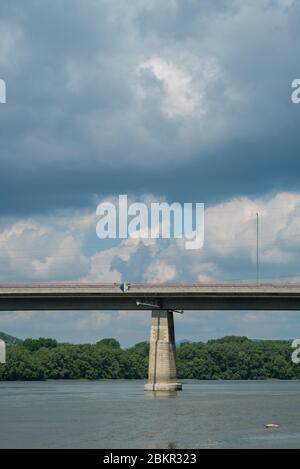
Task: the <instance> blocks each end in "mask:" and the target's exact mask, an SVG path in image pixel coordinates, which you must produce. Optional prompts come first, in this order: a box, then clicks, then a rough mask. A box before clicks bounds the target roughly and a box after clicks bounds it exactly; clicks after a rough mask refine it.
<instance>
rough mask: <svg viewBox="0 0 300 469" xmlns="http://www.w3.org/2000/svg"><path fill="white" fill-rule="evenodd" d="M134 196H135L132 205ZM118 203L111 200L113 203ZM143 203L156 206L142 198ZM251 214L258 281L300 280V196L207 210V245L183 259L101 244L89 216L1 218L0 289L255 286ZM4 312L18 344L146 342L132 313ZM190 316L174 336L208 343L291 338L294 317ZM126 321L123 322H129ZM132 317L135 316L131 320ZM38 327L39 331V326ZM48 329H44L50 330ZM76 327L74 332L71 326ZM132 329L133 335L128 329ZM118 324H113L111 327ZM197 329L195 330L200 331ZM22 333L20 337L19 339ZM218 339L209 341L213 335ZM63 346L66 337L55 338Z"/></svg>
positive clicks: (179, 254) (134, 244)
mask: <svg viewBox="0 0 300 469" xmlns="http://www.w3.org/2000/svg"><path fill="white" fill-rule="evenodd" d="M133 199H134V197H132V199H130V200H133ZM110 200H114V198H113V197H112V198H110ZM144 200H145V201H148V202H151V201H154V200H156V199H155V197H154V196H153V195H152V196H151V195H149V194H148V195H146V196H145V198H144ZM256 213H259V224H260V237H259V257H260V276H261V277H260V278H261V280H263V281H269V282H277V281H281V282H288V281H299V279H300V271H299V264H300V254H299V253H300V250H299V234H300V231H299V229H300V195H299V194H298V193H284V192H282V193H278V194H276V195H274V196H273V197H271V198H254V199H250V198H247V197H243V198H236V199H232V200H230V201H228V202H227V203H222V204H216V205H214V206H211V207H208V208H207V210H206V214H205V244H204V247H203V248H202V249H201V250H199V251H193V252H191V251H187V250H186V249H185V243H184V241H183V240H166V239H165V240H146V239H125V240H115V241H113V242H112V241H111V240H99V239H98V238H97V237H96V235H95V227H96V217H95V216H94V214H92V213H89V212H87V211H81V212H80V211H79V212H77V214H76V215H75V214H73V213H72V214H68V213H66V212H64V213H61V215H60V216H57V217H52V216H50V217H45V216H44V217H36V218H29V219H23V220H19V219H17V220H15V221H12V220H11V219H1V220H0V227H1V231H0V251H1V264H0V265H1V269H0V281H1V282H2V283H3V282H15V281H19V282H24V281H26V282H32V281H39V282H40V281H62V280H76V281H99V282H121V281H129V282H149V283H153V282H154V283H162V282H214V281H231V282H236V281H250V280H255V279H256ZM51 314H52V313H45V314H44V315H41V314H40V313H36V312H34V313H28V315H27V313H1V314H0V329H1V327H2V329H5V330H7V331H8V332H11V333H12V332H13V331H14V330H16V331H17V332H18V333H20V334H21V336H22V337H23V336H24V335H26V334H30V328H31V327H32V334H40V335H45V334H46V333H47V330H48V331H49V332H48V335H49V333H50V332H51V333H52V334H53V335H54V336H58V337H60V338H62V337H65V339H64V340H75V341H80V337H81V341H88V340H97V338H99V337H104V336H105V335H109V336H113V335H116V336H117V338H118V339H120V340H121V341H123V343H124V344H132V343H133V342H135V341H136V342H137V341H139V340H142V339H144V338H147V336H148V319H147V318H148V316H145V315H143V316H142V317H140V316H139V314H140V313H134V312H132V313H130V314H129V313H128V312H114V313H111V312H100V313H99V314H98V313H97V312H76V313H70V314H69V313H66V312H64V313H55V314H54V316H53V324H52V323H51ZM270 314H271V313H269V312H265V313H263V312H261V313H257V312H255V314H253V313H250V312H243V313H241V312H232V313H230V312H226V314H225V313H222V312H209V313H208V312H207V313H205V312H201V314H200V313H199V312H188V313H186V315H184V319H180V320H179V321H180V323H179V330H180V331H181V332H180V334H179V338H181V339H184V338H185V339H186V338H193V339H196V338H197V334H198V335H199V337H198V338H211V337H213V336H214V334H215V335H218V336H222V335H225V334H227V333H230V331H231V333H236V334H244V335H249V336H253V337H256V336H257V337H262V336H264V337H272V334H273V336H274V337H283V338H284V337H285V338H290V337H292V331H293V328H292V324H294V326H293V327H295V323H297V317H296V316H295V315H293V314H292V313H288V314H287V313H285V315H284V318H286V321H287V323H285V325H282V322H283V316H282V315H275V316H274V317H273V316H272V318H274V319H272V321H270V318H271V316H270ZM126 318H127V319H128V324H127V323H126ZM135 318H139V321H136V319H135ZM36 323H37V324H36ZM50 323H51V327H50V328H49V324H50ZM71 323H72V325H71ZM129 323H131V324H133V323H134V324H135V326H134V328H133V329H132V328H130V327H131V326H130V324H129ZM116 324H117V326H116ZM197 327H199V330H200V331H201V332H197ZM19 331H20V332H19ZM214 331H215V333H214ZM61 340H63V339H61Z"/></svg>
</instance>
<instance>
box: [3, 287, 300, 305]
mask: <svg viewBox="0 0 300 469" xmlns="http://www.w3.org/2000/svg"><path fill="white" fill-rule="evenodd" d="M137 302H142V303H148V304H151V305H156V306H158V307H159V308H161V309H184V310H300V284H289V283H285V284H281V283H274V284H254V283H253V284H250V283H247V284H246V283H240V284H229V283H228V284H226V283H219V284H217V283H214V284H161V285H158V284H129V291H128V292H127V293H123V292H121V291H120V289H119V286H118V284H100V283H51V284H49V283H47V284H41V283H40V284H30V285H29V284H27V285H26V284H14V285H12V284H0V310H1V311H26V310H147V309H148V310H149V309H151V307H147V306H140V305H138V304H137Z"/></svg>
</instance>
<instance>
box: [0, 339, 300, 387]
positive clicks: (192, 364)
mask: <svg viewBox="0 0 300 469" xmlns="http://www.w3.org/2000/svg"><path fill="white" fill-rule="evenodd" d="M148 355H149V344H148V343H147V342H141V343H138V344H136V345H135V346H133V347H131V348H129V349H127V350H124V349H121V347H120V344H119V342H118V341H117V340H115V339H111V338H109V339H103V340H101V341H99V342H97V343H96V344H94V345H72V344H58V343H57V342H56V341H55V340H53V339H43V338H40V339H38V340H34V339H27V340H25V341H24V342H23V343H22V344H18V345H14V346H11V347H9V348H8V350H7V363H6V364H5V365H0V381H1V380H2V381H3V380H11V381H13V380H44V379H90V380H98V379H145V378H146V377H147V373H148ZM291 355H292V348H291V343H290V342H289V341H271V340H269V341H267V340H265V341H264V340H257V341H253V340H249V339H247V337H224V338H222V339H218V340H210V341H208V342H207V343H206V344H205V343H202V342H197V343H189V342H183V343H181V345H180V346H179V347H178V349H177V370H178V377H179V379H185V378H190V379H203V380H208V379H212V380H215V379H226V380H230V379H242V380H245V379H300V365H295V364H293V363H292V361H291Z"/></svg>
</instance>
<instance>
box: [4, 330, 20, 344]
mask: <svg viewBox="0 0 300 469" xmlns="http://www.w3.org/2000/svg"><path fill="white" fill-rule="evenodd" d="M0 339H1V340H4V342H5V343H6V344H7V345H18V344H21V343H22V340H21V339H18V338H17V337H14V336H12V335H9V334H5V333H4V332H0Z"/></svg>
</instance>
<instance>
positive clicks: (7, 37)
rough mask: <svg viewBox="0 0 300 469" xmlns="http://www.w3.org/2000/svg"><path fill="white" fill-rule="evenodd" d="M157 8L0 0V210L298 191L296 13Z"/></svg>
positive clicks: (285, 4) (233, 5)
mask: <svg viewBox="0 0 300 469" xmlns="http://www.w3.org/2000/svg"><path fill="white" fill-rule="evenodd" d="M161 3H162V2H158V1H153V2H148V1H147V2H146V1H141V2H124V1H105V0H103V1H98V2H95V1H93V0H88V1H80V0H76V1H74V0H72V1H71V0H63V1H58V0H57V1H52V2H51V3H50V2H37V1H34V0H28V1H27V2H26V7H25V5H24V2H21V1H17V0H13V1H11V0H9V1H3V2H2V4H1V10H2V13H1V20H0V38H1V46H0V65H1V68H0V76H1V78H4V79H5V80H6V82H7V88H8V103H7V105H5V106H1V107H0V152H1V153H0V158H1V172H0V212H1V214H5V215H18V214H30V213H39V212H49V211H52V210H54V209H61V208H78V207H85V206H88V205H92V204H93V203H94V202H95V194H98V195H106V194H119V193H128V194H131V193H132V194H142V193H145V192H150V193H154V194H157V195H160V194H161V195H164V196H166V197H167V198H168V199H170V200H178V199H179V200H183V201H184V200H199V201H204V202H206V203H210V202H215V201H220V200H223V199H224V198H229V197H231V196H235V195H241V194H244V195H254V194H264V193H268V192H272V191H274V192H275V191H278V190H298V189H299V187H298V174H299V169H300V168H299V163H298V153H299V148H300V141H299V138H300V137H299V135H300V132H299V127H300V106H299V107H297V106H295V105H293V104H292V103H291V99H290V95H291V89H290V85H291V81H292V80H293V79H294V78H297V77H298V76H299V73H300V64H299V59H298V57H300V53H299V52H300V51H299V49H300V41H299V28H298V24H299V19H300V6H299V4H296V3H293V2H292V1H284V0H282V1H280V0H278V1H267V0H265V1H262V2H258V1H257V2H253V1H252V2H248V1H243V2H241V1H238V0H235V1H234V0H232V1H229V0H228V1H222V2H218V6H212V2H208V1H205V2H196V1H192V0H189V1H187V2H184V3H183V2H180V1H178V2H169V1H166V2H163V4H161ZM153 57H154V58H156V59H155V60H156V62H154V65H153V62H151V64H150V65H147V66H146V67H145V70H142V71H141V72H139V71H137V70H138V67H139V66H140V65H141V64H145V63H147V61H149V59H151V58H153ZM157 57H158V58H161V59H162V60H161V62H157ZM211 61H212V62H211ZM169 64H172V65H171V66H169ZM155 66H160V67H165V70H163V71H162V72H161V70H159V71H158V72H157V71H156V69H155ZM151 67H152V68H151ZM166 67H169V68H168V69H166ZM178 70H179V71H178ZM155 73H156V75H155ZM159 73H163V74H165V75H168V77H169V78H166V80H171V81H169V82H168V81H166V83H164V79H163V78H159ZM184 73H186V75H184ZM172 74H173V75H174V74H175V80H174V79H173V78H174V77H172V76H171V78H170V75H172ZM176 74H177V75H176ZM182 74H183V75H182ZM165 75H164V76H165ZM186 77H188V79H187V83H188V84H186V81H185V80H186ZM189 77H191V83H189ZM178 83H179V84H178ZM164 84H166V86H164ZM189 86H191V90H189V89H188V88H189ZM138 90H140V91H141V93H142V97H139V96H138ZM168 93H169V94H168ZM181 94H182V96H181ZM177 100H178V102H177ZM193 100H194V101H195V103H196V104H195V106H194V105H193ZM174 102H175V104H174ZM174 106H175V107H174ZM193 106H194V107H193ZM174 109H175V110H174ZM172 113H173V114H172Z"/></svg>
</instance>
